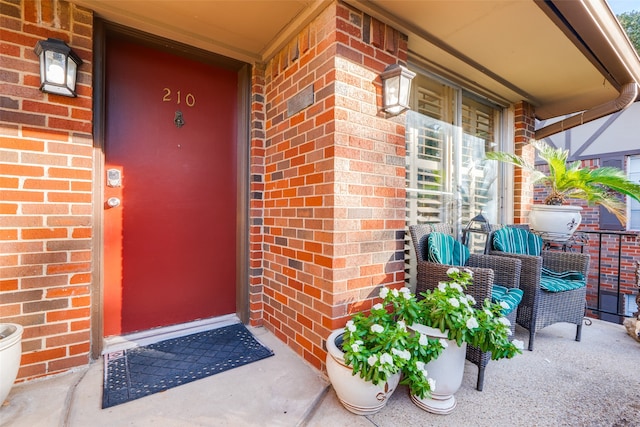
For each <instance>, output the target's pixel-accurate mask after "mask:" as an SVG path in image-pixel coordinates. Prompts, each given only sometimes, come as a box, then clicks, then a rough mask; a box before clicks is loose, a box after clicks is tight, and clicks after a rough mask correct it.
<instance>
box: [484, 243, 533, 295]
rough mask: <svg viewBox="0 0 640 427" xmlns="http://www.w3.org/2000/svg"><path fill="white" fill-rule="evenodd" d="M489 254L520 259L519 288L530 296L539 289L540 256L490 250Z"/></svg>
mask: <svg viewBox="0 0 640 427" xmlns="http://www.w3.org/2000/svg"><path fill="white" fill-rule="evenodd" d="M491 255H499V256H504V257H509V258H515V259H519V260H520V261H522V269H521V270H520V289H522V290H523V291H524V292H525V295H527V294H529V295H531V296H532V297H533V296H534V295H535V294H536V293H537V292H538V289H540V275H541V274H542V257H539V256H535V255H521V254H511V253H508V252H500V251H491Z"/></svg>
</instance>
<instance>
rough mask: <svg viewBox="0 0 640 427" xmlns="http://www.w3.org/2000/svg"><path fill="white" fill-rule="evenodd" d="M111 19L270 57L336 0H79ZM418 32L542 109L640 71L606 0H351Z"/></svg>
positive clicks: (448, 60)
mask: <svg viewBox="0 0 640 427" xmlns="http://www.w3.org/2000/svg"><path fill="white" fill-rule="evenodd" d="M71 1H72V2H73V3H76V4H78V5H81V6H84V7H87V8H89V9H92V10H94V11H95V13H96V15H97V16H99V17H102V18H104V19H106V20H109V21H112V22H115V23H119V24H122V25H126V26H129V27H132V28H136V29H140V30H143V31H146V32H149V33H152V34H156V35H159V36H162V37H166V38H169V39H173V40H176V41H179V42H182V43H186V44H190V45H193V46H196V47H199V48H202V49H205V50H209V51H212V52H216V53H219V54H222V55H226V56H229V57H231V58H234V59H238V60H241V61H245V62H249V63H254V62H259V61H265V60H267V59H269V57H270V56H272V55H273V54H274V53H275V52H277V51H278V49H280V48H281V47H282V46H284V44H285V43H286V42H287V40H288V38H289V36H290V35H291V34H294V33H295V32H296V31H297V30H299V29H300V28H301V27H302V26H303V25H306V23H308V22H309V21H310V20H311V19H313V17H315V16H316V15H317V13H319V11H320V10H322V8H324V7H325V6H326V5H328V4H330V3H331V2H330V1H328V0H242V1H237V0H235V1H234V0H217V1H203V0H200V1H198V0H182V1H168V0H128V1H109V0H71ZM345 1H346V2H347V3H349V4H352V5H353V6H354V7H357V8H358V9H360V10H363V11H365V12H366V13H368V14H370V15H372V16H374V17H376V18H378V19H380V20H382V21H385V22H388V23H390V24H392V25H394V26H396V27H397V28H399V29H400V30H402V31H403V32H405V33H406V34H408V35H409V50H410V52H411V58H412V62H413V63H414V64H416V65H417V66H422V67H424V68H425V69H429V70H432V71H434V72H437V73H438V74H440V75H443V76H444V77H447V78H449V79H451V80H453V81H454V82H457V83H460V84H462V85H464V86H465V87H469V88H471V89H473V90H474V91H476V92H478V93H480V94H481V95H485V96H487V97H489V98H491V99H493V100H496V101H498V102H502V103H504V104H505V105H506V104H511V103H514V102H518V101H520V100H526V101H528V102H530V103H531V104H533V105H534V106H535V107H536V114H537V116H538V118H539V119H548V118H552V117H556V116H560V115H564V114H570V113H573V112H577V111H582V110H586V109H589V108H592V107H594V106H596V105H599V104H602V103H604V102H607V101H610V100H612V99H615V98H617V97H618V95H619V93H620V89H621V87H622V85H624V84H625V83H631V82H639V81H640V59H639V58H638V55H637V54H636V53H635V50H634V49H633V47H631V44H630V42H629V41H628V39H627V38H626V36H625V35H624V32H623V30H622V29H621V28H620V26H619V25H618V24H617V21H616V18H615V15H614V14H613V13H612V12H611V10H610V9H609V7H608V6H607V4H606V2H605V0H573V1H570V2H568V1H562V0H550V1H542V0H483V1H474V0H457V1H448V0H429V1H415V0H414V1H410V0H376V1H375V2H373V1H369V0H345Z"/></svg>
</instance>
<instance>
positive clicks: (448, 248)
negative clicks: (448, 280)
mask: <svg viewBox="0 0 640 427" xmlns="http://www.w3.org/2000/svg"><path fill="white" fill-rule="evenodd" d="M427 259H428V260H429V261H431V262H435V263H438V264H444V265H457V266H462V265H466V264H467V261H468V260H469V249H467V247H466V246H465V245H463V244H462V243H460V242H458V241H457V240H455V239H454V238H453V237H452V236H450V235H448V234H444V233H430V234H429V237H427Z"/></svg>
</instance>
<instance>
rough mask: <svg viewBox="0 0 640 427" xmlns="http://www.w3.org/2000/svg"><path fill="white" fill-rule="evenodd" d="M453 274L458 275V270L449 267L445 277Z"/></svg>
mask: <svg viewBox="0 0 640 427" xmlns="http://www.w3.org/2000/svg"><path fill="white" fill-rule="evenodd" d="M453 273H460V270H458V269H457V268H456V267H451V268H450V269H448V270H447V276H449V275H451V274H453Z"/></svg>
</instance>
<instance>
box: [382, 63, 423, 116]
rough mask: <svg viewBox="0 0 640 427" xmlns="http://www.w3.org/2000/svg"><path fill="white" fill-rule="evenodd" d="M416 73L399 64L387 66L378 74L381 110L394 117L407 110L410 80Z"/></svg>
mask: <svg viewBox="0 0 640 427" xmlns="http://www.w3.org/2000/svg"><path fill="white" fill-rule="evenodd" d="M415 76H416V73H414V72H413V71H410V70H409V69H407V68H406V67H403V66H402V65H399V64H392V65H389V66H388V67H387V68H386V69H385V70H384V71H383V72H382V74H380V78H381V79H382V109H383V110H384V111H386V112H387V113H388V114H390V115H392V116H396V115H398V114H400V113H402V112H403V111H405V110H407V109H408V108H409V95H410V94H411V80H413V78H414V77H415Z"/></svg>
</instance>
